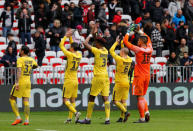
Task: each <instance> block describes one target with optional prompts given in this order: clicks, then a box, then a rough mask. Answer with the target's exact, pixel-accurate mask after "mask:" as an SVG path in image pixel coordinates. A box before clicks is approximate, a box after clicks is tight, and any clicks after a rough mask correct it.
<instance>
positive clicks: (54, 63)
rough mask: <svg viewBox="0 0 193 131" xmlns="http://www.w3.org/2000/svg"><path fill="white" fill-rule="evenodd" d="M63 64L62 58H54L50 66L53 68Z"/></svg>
mask: <svg viewBox="0 0 193 131" xmlns="http://www.w3.org/2000/svg"><path fill="white" fill-rule="evenodd" d="M62 64H63V60H62V59H61V58H52V59H50V65H51V66H53V67H56V66H59V65H62Z"/></svg>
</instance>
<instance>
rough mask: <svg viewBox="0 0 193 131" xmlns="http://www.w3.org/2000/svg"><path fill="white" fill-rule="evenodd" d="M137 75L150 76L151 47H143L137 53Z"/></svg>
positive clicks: (135, 71) (135, 72)
mask: <svg viewBox="0 0 193 131" xmlns="http://www.w3.org/2000/svg"><path fill="white" fill-rule="evenodd" d="M135 55H136V56H135V59H136V60H135V62H136V64H135V70H134V75H135V76H150V59H151V55H152V49H151V47H147V48H146V49H144V48H141V51H139V52H138V53H136V54H135Z"/></svg>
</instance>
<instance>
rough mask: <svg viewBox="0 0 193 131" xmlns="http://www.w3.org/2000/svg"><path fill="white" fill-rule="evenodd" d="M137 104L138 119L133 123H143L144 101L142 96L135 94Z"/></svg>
mask: <svg viewBox="0 0 193 131" xmlns="http://www.w3.org/2000/svg"><path fill="white" fill-rule="evenodd" d="M137 106H138V110H139V114H140V119H139V121H137V122H135V123H144V122H145V101H144V96H141V95H139V96H137Z"/></svg>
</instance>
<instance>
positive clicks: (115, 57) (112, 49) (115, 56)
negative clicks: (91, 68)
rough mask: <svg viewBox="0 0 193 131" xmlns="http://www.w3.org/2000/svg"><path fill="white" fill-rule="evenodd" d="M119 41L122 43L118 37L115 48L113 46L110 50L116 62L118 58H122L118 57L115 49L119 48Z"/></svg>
mask: <svg viewBox="0 0 193 131" xmlns="http://www.w3.org/2000/svg"><path fill="white" fill-rule="evenodd" d="M119 41H120V40H119V37H117V39H116V42H115V43H114V44H113V46H112V47H111V49H110V50H109V52H110V54H111V56H112V57H113V58H114V59H115V60H117V58H118V57H120V56H118V55H117V54H116V53H115V48H116V47H117V45H119Z"/></svg>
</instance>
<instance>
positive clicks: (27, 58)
mask: <svg viewBox="0 0 193 131" xmlns="http://www.w3.org/2000/svg"><path fill="white" fill-rule="evenodd" d="M26 60H31V61H35V59H34V58H32V57H30V56H28V57H26Z"/></svg>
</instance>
